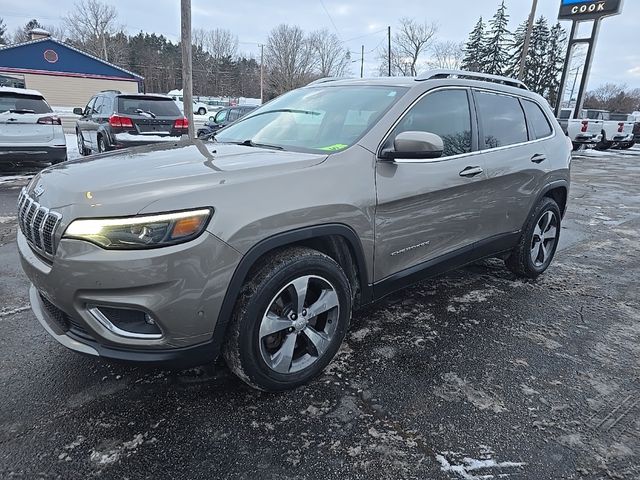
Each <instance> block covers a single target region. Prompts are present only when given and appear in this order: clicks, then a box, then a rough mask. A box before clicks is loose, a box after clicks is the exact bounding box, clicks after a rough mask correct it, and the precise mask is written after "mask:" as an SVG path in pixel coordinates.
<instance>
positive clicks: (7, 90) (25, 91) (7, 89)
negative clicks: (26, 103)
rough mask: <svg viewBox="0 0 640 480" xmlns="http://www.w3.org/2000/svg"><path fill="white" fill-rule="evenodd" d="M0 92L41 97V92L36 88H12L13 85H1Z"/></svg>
mask: <svg viewBox="0 0 640 480" xmlns="http://www.w3.org/2000/svg"><path fill="white" fill-rule="evenodd" d="M0 93H18V94H22V95H35V96H38V97H42V94H41V93H40V92H39V91H37V90H28V89H26V88H13V87H1V86H0Z"/></svg>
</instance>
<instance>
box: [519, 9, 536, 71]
mask: <svg viewBox="0 0 640 480" xmlns="http://www.w3.org/2000/svg"><path fill="white" fill-rule="evenodd" d="M537 8H538V0H533V3H532V4H531V13H530V14H529V23H528V24H527V33H525V35H524V45H523V46H522V58H521V59H520V71H519V72H518V80H520V81H522V79H523V78H524V69H525V67H526V64H527V55H529V45H530V44H531V32H533V22H535V21H536V9H537Z"/></svg>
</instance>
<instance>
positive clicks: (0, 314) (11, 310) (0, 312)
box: [0, 305, 31, 318]
mask: <svg viewBox="0 0 640 480" xmlns="http://www.w3.org/2000/svg"><path fill="white" fill-rule="evenodd" d="M30 308H31V307H29V306H28V305H27V306H24V307H17V308H9V309H7V310H0V318H4V317H10V316H11V315H15V314H16V313H20V312H26V311H27V310H29V309H30Z"/></svg>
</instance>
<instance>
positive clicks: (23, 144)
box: [0, 87, 67, 168]
mask: <svg viewBox="0 0 640 480" xmlns="http://www.w3.org/2000/svg"><path fill="white" fill-rule="evenodd" d="M66 159H67V145H66V141H65V137H64V132H63V130H62V122H61V121H60V118H59V117H57V116H56V115H54V113H53V111H52V110H51V107H50V106H49V104H48V103H47V102H46V101H45V99H44V97H43V96H42V95H41V94H40V92H37V91H36V90H26V89H21V88H10V87H0V168H2V167H16V166H47V165H49V164H56V163H60V162H63V161H65V160H66Z"/></svg>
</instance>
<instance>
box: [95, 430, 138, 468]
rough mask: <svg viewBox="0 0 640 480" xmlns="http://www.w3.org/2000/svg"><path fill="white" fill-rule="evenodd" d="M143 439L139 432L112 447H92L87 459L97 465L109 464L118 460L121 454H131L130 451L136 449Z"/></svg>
mask: <svg viewBox="0 0 640 480" xmlns="http://www.w3.org/2000/svg"><path fill="white" fill-rule="evenodd" d="M144 441H145V439H144V435H143V434H141V433H139V434H137V435H136V436H135V437H133V440H130V441H128V442H124V443H122V445H118V446H115V447H112V448H107V449H104V450H102V451H101V450H97V449H94V450H93V451H92V452H91V456H90V457H89V460H91V461H92V462H94V463H97V464H98V465H103V466H106V465H110V464H112V463H115V462H117V461H118V460H120V458H121V457H122V456H123V455H125V456H129V455H131V453H132V452H133V451H135V450H137V448H138V447H139V446H140V445H142V444H143V443H144Z"/></svg>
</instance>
